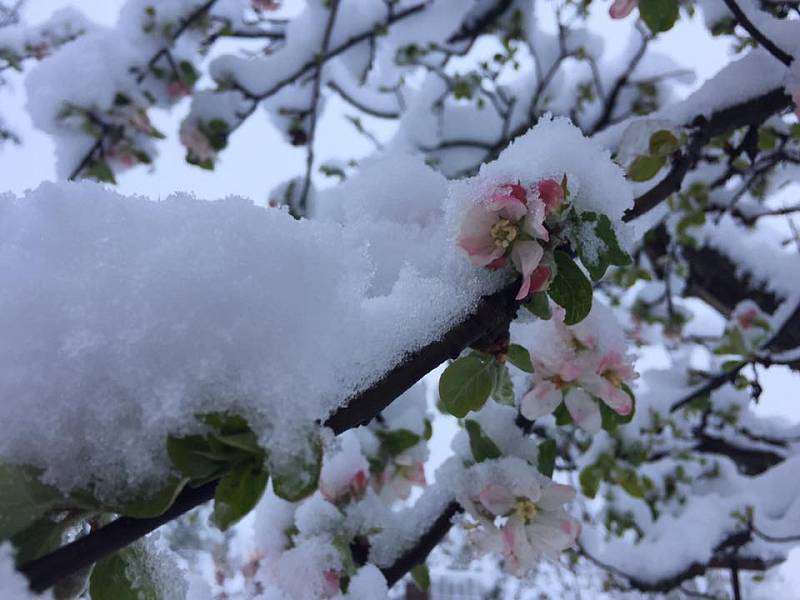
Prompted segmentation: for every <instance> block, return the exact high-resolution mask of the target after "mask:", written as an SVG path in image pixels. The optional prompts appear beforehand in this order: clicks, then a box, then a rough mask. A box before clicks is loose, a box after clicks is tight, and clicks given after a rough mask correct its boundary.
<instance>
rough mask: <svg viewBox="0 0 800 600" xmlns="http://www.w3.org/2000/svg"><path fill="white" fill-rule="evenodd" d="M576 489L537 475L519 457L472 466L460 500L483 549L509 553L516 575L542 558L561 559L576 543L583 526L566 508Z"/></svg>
mask: <svg viewBox="0 0 800 600" xmlns="http://www.w3.org/2000/svg"><path fill="white" fill-rule="evenodd" d="M574 497H575V490H574V489H573V488H572V487H570V486H568V485H562V484H559V483H555V482H553V481H551V480H550V479H548V478H546V477H544V476H543V475H541V474H539V473H538V472H537V471H536V469H535V468H533V467H532V466H531V465H530V464H529V463H528V462H526V461H525V460H523V459H521V458H517V457H506V458H502V459H499V460H489V461H484V462H482V463H479V464H476V465H474V466H471V467H470V468H469V469H467V470H466V472H465V473H464V474H463V477H462V478H460V488H459V489H457V490H456V498H457V500H458V501H459V502H460V503H461V505H462V506H463V507H464V508H465V510H466V511H467V512H468V513H469V516H470V517H471V519H472V522H471V523H470V524H468V528H469V529H470V531H471V532H472V534H471V535H472V537H473V539H474V541H475V542H476V544H477V545H478V546H479V547H480V548H481V549H483V550H487V551H497V552H500V553H502V554H503V556H504V557H505V568H506V569H507V570H508V571H510V572H512V573H514V574H517V575H522V574H524V573H526V572H527V571H529V570H530V569H531V568H532V567H533V566H534V565H535V564H536V563H537V562H538V561H539V560H541V559H552V560H555V559H557V558H558V555H559V553H560V552H562V551H563V550H566V549H567V548H569V547H570V546H572V545H573V544H574V543H575V540H576V538H577V537H578V534H579V533H580V524H579V523H578V522H577V521H576V520H575V519H573V518H571V517H570V516H569V515H568V514H567V512H566V511H565V510H564V504H566V503H567V502H570V501H571V500H572V499H573V498H574Z"/></svg>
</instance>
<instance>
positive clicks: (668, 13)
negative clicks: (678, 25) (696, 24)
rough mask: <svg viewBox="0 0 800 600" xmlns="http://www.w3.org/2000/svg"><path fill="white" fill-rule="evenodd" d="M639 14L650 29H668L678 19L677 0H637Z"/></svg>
mask: <svg viewBox="0 0 800 600" xmlns="http://www.w3.org/2000/svg"><path fill="white" fill-rule="evenodd" d="M639 15H640V16H641V17H642V21H644V22H645V23H647V26H648V27H649V28H650V31H652V32H653V33H659V32H662V31H669V30H670V29H672V26H673V25H675V21H677V20H678V0H639Z"/></svg>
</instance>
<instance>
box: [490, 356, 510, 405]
mask: <svg viewBox="0 0 800 600" xmlns="http://www.w3.org/2000/svg"><path fill="white" fill-rule="evenodd" d="M494 374H495V378H494V388H493V389H492V399H493V400H494V401H495V402H497V403H499V404H505V405H506V406H514V383H513V382H512V381H511V374H510V373H509V372H508V367H507V366H506V365H497V367H496V368H495V370H494Z"/></svg>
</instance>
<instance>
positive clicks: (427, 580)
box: [411, 563, 431, 592]
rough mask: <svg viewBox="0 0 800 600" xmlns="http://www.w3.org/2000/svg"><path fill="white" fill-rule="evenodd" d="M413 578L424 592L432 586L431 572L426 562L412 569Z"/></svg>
mask: <svg viewBox="0 0 800 600" xmlns="http://www.w3.org/2000/svg"><path fill="white" fill-rule="evenodd" d="M411 578H412V579H413V580H414V583H416V584H417V587H418V588H419V589H421V590H422V591H423V592H427V591H428V590H429V589H430V588H431V574H430V572H429V571H428V565H426V564H425V563H420V564H418V565H417V566H415V567H413V568H412V569H411Z"/></svg>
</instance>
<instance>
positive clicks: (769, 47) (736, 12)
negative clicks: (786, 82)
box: [724, 0, 793, 67]
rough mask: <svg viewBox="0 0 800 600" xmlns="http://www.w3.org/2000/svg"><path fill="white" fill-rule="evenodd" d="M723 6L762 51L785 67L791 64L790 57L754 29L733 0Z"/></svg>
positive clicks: (727, 0) (726, 0) (727, 1)
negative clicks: (725, 6)
mask: <svg viewBox="0 0 800 600" xmlns="http://www.w3.org/2000/svg"><path fill="white" fill-rule="evenodd" d="M724 1H725V4H726V5H727V7H728V10H730V11H731V12H732V13H733V16H734V17H736V20H737V21H738V22H739V25H741V26H742V27H744V28H745V30H747V33H749V34H750V35H751V36H752V37H753V39H754V40H756V41H757V42H758V43H759V44H761V45H762V46H764V49H765V50H766V51H767V52H769V53H770V54H772V56H774V57H775V58H777V59H778V60H779V61H781V62H782V63H783V64H785V65H786V66H787V67H788V66H789V65H790V64H792V60H793V59H792V56H791V55H790V54H788V53H786V52H784V51H783V50H781V49H780V48H778V46H776V45H775V42H773V41H772V40H771V39H769V38H768V37H767V36H766V35H764V34H763V33H762V32H761V31H760V30H759V29H758V27H756V26H755V25H754V24H753V22H752V21H751V20H750V19H749V18H748V17H747V15H746V14H745V13H744V11H743V10H742V9H741V8H740V7H739V5H738V4H737V3H736V2H735V0H724Z"/></svg>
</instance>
